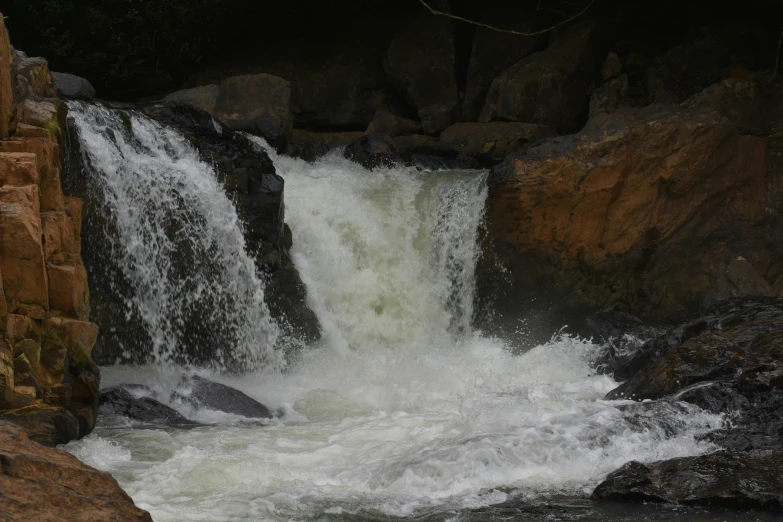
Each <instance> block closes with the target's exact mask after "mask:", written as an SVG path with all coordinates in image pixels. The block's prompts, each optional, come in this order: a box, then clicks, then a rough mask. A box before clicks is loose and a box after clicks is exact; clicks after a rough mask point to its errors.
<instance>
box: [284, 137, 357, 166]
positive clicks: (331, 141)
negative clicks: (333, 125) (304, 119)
mask: <svg viewBox="0 0 783 522" xmlns="http://www.w3.org/2000/svg"><path fill="white" fill-rule="evenodd" d="M363 135H364V133H363V132H310V131H306V130H301V129H294V130H293V132H292V133H291V139H290V140H289V141H288V144H287V145H286V150H285V153H286V154H288V155H289V156H292V157H294V158H301V159H303V160H305V161H309V162H313V161H315V160H317V159H318V158H321V157H322V156H325V155H326V154H328V153H329V151H330V150H333V149H341V150H342V149H345V147H347V146H348V145H350V144H351V143H353V142H355V141H356V140H358V139H359V138H361V137H362V136H363Z"/></svg>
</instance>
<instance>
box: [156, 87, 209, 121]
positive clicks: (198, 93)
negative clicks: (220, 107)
mask: <svg viewBox="0 0 783 522" xmlns="http://www.w3.org/2000/svg"><path fill="white" fill-rule="evenodd" d="M219 92H220V89H219V88H218V86H217V85H202V86H200V87H193V88H191V89H183V90H181V91H176V92H172V93H171V94H168V95H166V97H164V98H163V101H164V102H165V103H179V104H182V105H191V106H193V107H197V108H199V109H201V110H202V111H207V112H208V113H210V114H214V113H215V105H216V104H217V98H218V93H219Z"/></svg>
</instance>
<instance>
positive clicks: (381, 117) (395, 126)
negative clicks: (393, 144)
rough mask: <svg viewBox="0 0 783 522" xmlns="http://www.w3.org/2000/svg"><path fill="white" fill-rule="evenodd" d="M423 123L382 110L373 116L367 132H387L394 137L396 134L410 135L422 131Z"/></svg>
mask: <svg viewBox="0 0 783 522" xmlns="http://www.w3.org/2000/svg"><path fill="white" fill-rule="evenodd" d="M421 130H422V129H421V123H420V122H418V121H414V120H409V119H407V118H403V117H401V116H396V115H394V114H392V113H390V112H388V111H384V110H380V111H377V112H376V113H375V116H373V118H372V121H371V122H370V125H369V126H368V127H367V132H366V133H367V134H373V133H379V134H386V135H387V136H390V137H392V138H394V137H396V136H408V135H410V134H417V133H419V132H421Z"/></svg>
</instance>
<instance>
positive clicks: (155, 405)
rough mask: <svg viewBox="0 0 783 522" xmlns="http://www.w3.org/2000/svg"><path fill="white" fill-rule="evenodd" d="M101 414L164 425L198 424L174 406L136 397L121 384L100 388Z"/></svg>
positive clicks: (149, 398) (148, 398)
mask: <svg viewBox="0 0 783 522" xmlns="http://www.w3.org/2000/svg"><path fill="white" fill-rule="evenodd" d="M99 411H100V413H101V415H119V416H122V417H127V418H129V419H132V420H136V421H140V422H145V423H150V424H163V425H165V426H198V425H199V423H198V422H195V421H192V420H190V419H188V418H186V417H185V416H183V415H182V414H181V413H179V412H178V411H177V410H175V409H174V408H171V407H169V406H166V405H165V404H162V403H160V402H158V401H156V400H155V399H153V398H151V397H137V396H136V395H134V394H133V393H131V392H130V391H128V390H127V389H126V388H125V387H123V386H112V387H110V388H106V389H104V390H101V398H100V403H99Z"/></svg>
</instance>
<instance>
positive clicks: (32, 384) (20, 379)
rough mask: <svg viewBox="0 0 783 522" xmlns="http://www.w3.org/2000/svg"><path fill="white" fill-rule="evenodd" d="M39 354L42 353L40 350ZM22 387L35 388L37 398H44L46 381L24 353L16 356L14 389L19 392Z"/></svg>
mask: <svg viewBox="0 0 783 522" xmlns="http://www.w3.org/2000/svg"><path fill="white" fill-rule="evenodd" d="M38 354H40V350H39V351H38ZM22 387H28V388H32V389H33V390H35V399H36V400H40V399H43V397H44V383H42V382H41V379H40V377H39V376H38V372H37V371H36V369H35V368H34V367H33V365H32V364H31V363H30V360H29V359H28V358H27V356H26V355H25V354H23V353H22V354H18V355H16V356H15V357H14V391H15V392H17V393H19V391H20V390H21V388H22Z"/></svg>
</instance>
